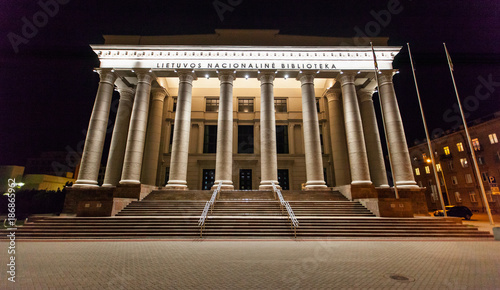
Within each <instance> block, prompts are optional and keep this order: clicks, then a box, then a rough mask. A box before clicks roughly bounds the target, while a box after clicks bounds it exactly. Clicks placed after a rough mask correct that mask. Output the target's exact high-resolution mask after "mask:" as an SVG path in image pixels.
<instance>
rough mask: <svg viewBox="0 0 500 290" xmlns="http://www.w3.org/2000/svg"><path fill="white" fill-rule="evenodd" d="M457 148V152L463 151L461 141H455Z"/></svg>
mask: <svg viewBox="0 0 500 290" xmlns="http://www.w3.org/2000/svg"><path fill="white" fill-rule="evenodd" d="M457 149H458V152H463V151H464V144H462V142H460V143H457Z"/></svg>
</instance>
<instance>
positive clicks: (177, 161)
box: [75, 36, 417, 190]
mask: <svg viewBox="0 0 500 290" xmlns="http://www.w3.org/2000/svg"><path fill="white" fill-rule="evenodd" d="M108 39H109V41H107V43H106V44H104V45H93V46H92V48H93V49H94V51H95V53H96V54H97V55H98V56H99V59H100V61H101V65H100V67H99V68H98V69H97V71H98V72H99V74H100V77H101V83H100V86H99V90H98V92H97V95H96V100H95V105H94V109H93V112H92V117H91V121H90V124H89V130H88V134H87V140H86V143H85V149H84V152H83V158H82V164H81V169H80V175H79V176H78V180H77V182H76V184H75V188H86V187H98V186H100V185H99V182H98V178H97V177H98V171H99V167H100V163H101V158H102V156H103V152H104V153H106V152H109V153H108V154H105V155H108V158H107V161H106V175H105V181H104V184H103V185H102V186H105V187H115V186H118V187H119V186H126V185H149V186H155V187H161V188H165V189H167V190H187V189H196V190H199V189H210V188H211V187H212V185H213V184H214V183H218V182H222V184H223V189H225V190H232V189H261V190H265V189H270V188H272V182H278V183H279V184H280V185H281V187H283V189H290V190H301V189H302V190H327V189H328V188H329V187H339V186H345V185H352V186H372V187H381V188H383V187H388V186H389V185H388V184H389V183H388V181H387V174H386V168H385V164H384V156H383V152H382V146H381V141H380V134H379V132H378V129H377V128H378V125H377V119H376V117H375V110H374V107H373V102H372V94H373V92H374V89H375V87H377V84H376V83H375V76H374V72H373V56H372V52H371V48H370V47H347V46H338V45H333V43H335V42H334V40H331V42H330V44H329V45H314V46H304V45H298V46H286V47H285V46H263V45H254V46H248V45H245V46H235V45H225V44H224V45H223V44H219V45H169V44H168V43H169V41H168V40H169V38H168V37H163V38H161V39H160V38H158V39H157V41H158V42H161V43H162V44H158V43H154V42H153V41H151V43H152V44H142V43H139V44H125V43H128V42H131V41H130V39H128V38H127V37H122V38H120V37H119V36H112V37H108ZM186 39H187V38H186ZM193 39H196V38H195V37H193ZM172 41H174V38H172ZM177 41H178V40H177ZM108 42H109V43H108ZM132 42H133V41H132ZM132 42H131V43H132ZM325 43H327V41H325ZM399 49H400V48H399V47H388V46H381V45H378V46H376V47H375V51H376V55H377V59H378V64H379V68H380V70H381V71H382V74H381V75H380V76H379V79H380V84H379V91H380V94H381V97H382V104H383V105H384V106H385V107H386V108H387V109H386V110H384V113H385V114H386V115H385V116H384V119H385V120H386V124H385V125H386V127H387V128H388V131H389V134H388V136H389V140H388V142H390V144H391V146H390V148H391V151H390V152H389V153H390V154H391V156H392V158H393V160H395V165H394V166H395V167H397V168H394V169H395V170H396V181H395V182H396V184H397V185H398V186H401V187H407V188H413V187H414V188H417V186H416V183H415V181H414V180H413V174H412V168H411V164H410V162H409V155H408V149H407V146H406V141H405V137H404V128H403V125H402V121H401V116H400V115H399V109H398V105H397V100H396V94H395V92H394V87H393V84H392V76H393V74H394V72H395V71H394V69H393V68H392V61H393V59H394V57H395V56H396V54H397V53H398V52H399ZM115 86H116V87H117V90H118V91H119V92H120V105H119V109H118V112H117V117H116V118H117V119H116V122H115V127H114V130H113V133H112V138H111V147H110V148H104V145H103V144H104V139H105V138H106V128H107V121H108V117H109V109H110V106H109V104H110V100H111V97H112V93H113V88H114V87H115ZM105 150H107V151H105Z"/></svg>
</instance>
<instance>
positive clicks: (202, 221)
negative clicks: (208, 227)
mask: <svg viewBox="0 0 500 290" xmlns="http://www.w3.org/2000/svg"><path fill="white" fill-rule="evenodd" d="M221 187H222V181H221V182H219V185H218V186H217V188H216V189H215V190H214V192H213V193H212V197H211V198H210V200H209V201H207V202H206V203H205V208H204V209H203V212H202V213H201V216H200V219H199V220H198V226H199V227H200V238H201V237H202V236H203V230H204V229H205V223H206V220H207V215H208V210H210V213H212V211H213V209H214V206H215V201H216V200H217V199H219V193H220V190H221Z"/></svg>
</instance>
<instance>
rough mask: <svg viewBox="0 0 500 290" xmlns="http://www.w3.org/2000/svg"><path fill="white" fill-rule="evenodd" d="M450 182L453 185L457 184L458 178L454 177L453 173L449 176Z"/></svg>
mask: <svg viewBox="0 0 500 290" xmlns="http://www.w3.org/2000/svg"><path fill="white" fill-rule="evenodd" d="M451 183H452V184H453V185H457V184H458V179H457V177H456V176H455V175H453V176H452V177H451Z"/></svg>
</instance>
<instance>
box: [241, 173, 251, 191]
mask: <svg viewBox="0 0 500 290" xmlns="http://www.w3.org/2000/svg"><path fill="white" fill-rule="evenodd" d="M240 190H252V169H240Z"/></svg>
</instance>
